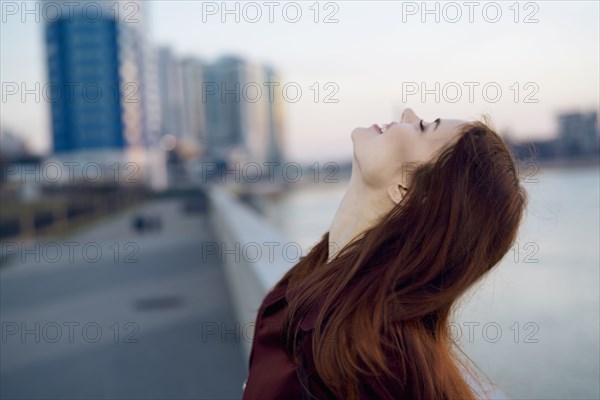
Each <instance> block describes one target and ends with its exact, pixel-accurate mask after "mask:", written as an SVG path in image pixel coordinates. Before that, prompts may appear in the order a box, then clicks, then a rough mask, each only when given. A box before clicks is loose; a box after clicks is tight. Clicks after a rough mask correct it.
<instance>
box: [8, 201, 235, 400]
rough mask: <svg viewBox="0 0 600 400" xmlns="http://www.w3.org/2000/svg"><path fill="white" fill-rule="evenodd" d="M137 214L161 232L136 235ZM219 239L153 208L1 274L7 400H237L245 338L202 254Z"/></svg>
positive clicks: (187, 216) (214, 262)
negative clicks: (151, 220)
mask: <svg viewBox="0 0 600 400" xmlns="http://www.w3.org/2000/svg"><path fill="white" fill-rule="evenodd" d="M140 213H143V214H146V215H153V216H160V219H161V224H160V225H161V229H159V230H148V231H147V232H144V233H142V232H139V233H138V232H136V231H135V230H134V229H133V228H132V220H133V218H134V217H135V216H136V215H138V214H140ZM211 235H212V230H211V229H210V226H209V224H208V221H207V219H206V218H205V216H204V215H203V214H202V213H197V212H196V213H189V212H186V211H185V210H184V207H183V201H182V200H178V199H163V200H153V201H151V202H149V203H146V204H144V205H141V206H139V207H136V208H135V209H133V210H129V211H126V212H124V213H122V214H121V215H117V216H113V217H111V218H109V219H106V220H104V221H102V222H97V223H95V224H94V225H93V226H89V227H86V228H84V229H82V230H80V231H79V232H77V233H74V234H72V235H70V236H69V237H67V238H60V239H51V240H50V239H48V241H47V242H45V243H44V242H40V243H41V244H42V246H41V247H40V251H41V253H42V256H41V257H40V260H36V259H35V257H36V256H35V255H34V254H25V255H24V256H25V257H26V260H25V262H22V260H19V259H18V256H17V257H16V259H15V258H13V259H11V260H10V261H9V262H8V263H5V264H3V265H2V268H0V322H1V323H2V340H1V342H0V350H1V352H0V354H1V357H0V380H1V384H0V397H1V398H2V399H36V398H37V399H51V398H52V399H102V398H105V399H109V398H110V399H117V398H118V399H239V398H241V393H242V392H241V385H242V382H243V381H244V379H245V378H246V359H245V355H244V351H243V343H241V341H242V340H244V338H243V337H240V335H238V332H236V331H235V324H236V316H235V313H234V309H233V305H232V302H231V296H230V294H229V288H228V285H227V282H226V280H225V277H224V274H223V269H222V268H221V265H220V261H219V259H218V257H217V256H215V255H213V256H206V255H205V254H202V249H203V247H202V243H204V242H210V241H213V240H214V239H213V237H212V236H211ZM67 242H69V243H72V242H75V243H78V245H77V244H67ZM48 243H54V244H52V245H48ZM29 245H30V246H32V245H31V244H29ZM57 245H58V246H59V247H61V249H62V253H63V254H62V255H61V256H60V257H59V258H58V260H57V261H55V260H56V257H57V256H56V252H55V250H56V246H57ZM69 246H71V247H72V248H73V249H74V251H73V258H71V256H70V254H69V252H68V251H67V250H68V248H69ZM85 246H87V247H86V253H84V252H83V251H82V249H83V247H85ZM29 248H31V247H29ZM98 248H99V249H100V250H101V252H102V255H101V256H100V257H98V256H97V251H96V250H97V249H98ZM44 252H46V253H47V254H44ZM223 327H225V329H229V331H227V330H225V331H224V332H221V331H220V329H222V328H223ZM221 333H224V334H223V335H222V334H221Z"/></svg>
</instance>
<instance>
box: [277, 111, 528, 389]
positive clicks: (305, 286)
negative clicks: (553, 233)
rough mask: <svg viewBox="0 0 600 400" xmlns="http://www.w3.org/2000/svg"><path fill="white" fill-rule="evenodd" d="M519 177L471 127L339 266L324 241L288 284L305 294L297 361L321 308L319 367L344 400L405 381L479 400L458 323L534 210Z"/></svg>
mask: <svg viewBox="0 0 600 400" xmlns="http://www.w3.org/2000/svg"><path fill="white" fill-rule="evenodd" d="M517 171H518V169H517V166H516V162H515V159H514V157H513V155H512V154H511V152H510V150H509V149H508V147H507V146H506V145H505V143H504V142H503V140H502V139H501V138H500V136H499V135H498V134H496V133H495V132H494V131H493V130H492V129H491V128H490V127H489V126H488V124H486V123H483V122H479V121H475V122H470V123H467V124H465V125H464V127H463V129H462V130H461V132H460V136H459V138H458V139H457V140H456V142H454V143H453V144H452V145H450V146H448V147H446V148H445V149H443V150H442V151H441V152H440V154H439V156H437V157H435V158H434V160H433V161H432V162H429V163H426V164H422V165H419V166H417V167H416V168H415V170H414V172H413V174H412V176H411V179H410V184H409V188H408V190H407V192H406V195H405V197H404V198H403V199H402V201H401V202H400V203H399V204H397V205H396V206H395V207H394V208H393V209H392V210H391V211H390V212H389V213H388V214H386V215H385V216H384V217H382V218H381V219H380V221H379V222H378V223H376V224H375V225H374V226H372V227H371V228H370V229H368V230H366V231H365V232H364V233H362V234H361V235H359V237H357V238H355V240H353V241H352V242H350V243H349V244H348V245H347V246H345V247H344V248H343V249H341V251H340V252H339V253H338V254H337V256H336V257H335V258H334V259H332V260H331V261H329V262H328V263H325V262H324V261H323V260H327V254H328V253H327V252H328V238H329V234H328V232H327V233H325V234H324V235H323V237H322V238H321V240H320V242H319V243H318V244H317V245H316V246H315V247H314V248H313V249H312V250H311V251H310V252H309V253H308V254H307V255H306V256H305V257H304V258H303V259H302V260H301V261H300V262H298V264H296V265H295V266H294V268H292V269H291V270H290V271H288V273H287V274H286V275H285V276H284V277H283V278H282V280H285V279H290V284H289V289H292V288H294V287H296V286H298V285H301V286H302V288H301V289H302V290H299V294H298V296H295V297H294V299H293V301H290V303H289V304H288V308H287V311H286V317H285V320H284V332H285V337H286V349H287V351H288V352H289V354H290V355H291V356H292V357H293V358H294V359H295V360H298V359H299V354H298V352H299V351H300V346H299V345H298V340H297V339H298V332H299V329H300V326H299V325H300V322H301V321H302V319H303V318H304V317H305V316H306V315H307V313H308V312H309V311H310V310H311V309H312V308H313V307H315V306H316V305H320V306H319V307H320V312H319V314H318V317H317V321H316V327H315V330H314V333H313V343H312V344H313V346H312V348H313V352H314V354H313V356H314V360H315V366H316V369H317V372H318V374H319V376H320V377H321V379H322V380H323V382H325V384H326V385H327V386H328V387H329V388H330V389H331V391H332V392H333V393H335V394H336V396H337V397H338V398H341V399H349V400H352V399H357V398H359V393H360V384H361V382H362V378H363V377H365V376H378V377H381V376H383V377H385V378H386V379H388V381H390V380H395V381H397V382H398V385H401V387H403V388H404V389H405V392H406V393H409V394H410V396H411V398H421V399H474V398H476V394H475V392H474V391H473V389H472V388H471V386H470V385H469V384H468V382H467V381H466V380H465V375H464V372H465V370H463V368H467V364H466V362H465V361H464V360H462V359H461V358H460V357H459V356H458V355H459V354H458V352H457V350H460V349H459V348H457V346H456V344H455V343H453V342H452V340H451V332H450V325H449V324H450V322H451V321H450V318H451V316H452V312H453V310H454V308H453V307H454V305H455V304H456V302H457V300H458V299H459V298H460V297H461V296H462V295H463V294H464V293H465V292H466V291H467V290H468V289H469V288H470V287H471V286H472V285H473V284H475V283H476V282H477V281H479V280H480V279H481V278H482V277H483V276H484V275H485V274H486V273H488V272H489V271H490V270H491V269H492V268H493V267H494V266H495V265H496V264H497V263H498V262H499V261H500V260H501V259H502V257H503V256H504V255H505V254H506V253H507V252H508V250H509V249H510V247H511V245H512V244H513V242H514V240H515V239H516V235H517V231H518V227H519V224H520V221H521V219H522V215H523V213H524V209H525V206H526V203H527V196H526V192H525V190H524V189H523V187H522V186H521V184H520V181H519V177H518V172H517ZM342 291H343V296H342ZM390 363H394V366H395V371H396V372H395V373H392V370H391V368H390V365H391V364H390ZM467 370H469V369H468V368H467ZM398 371H400V372H399V373H398Z"/></svg>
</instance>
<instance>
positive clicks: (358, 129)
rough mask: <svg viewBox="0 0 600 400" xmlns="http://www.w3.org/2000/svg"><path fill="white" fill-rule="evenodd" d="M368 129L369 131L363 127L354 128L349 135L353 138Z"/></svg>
mask: <svg viewBox="0 0 600 400" xmlns="http://www.w3.org/2000/svg"><path fill="white" fill-rule="evenodd" d="M368 131H369V129H368V128H363V127H358V128H354V130H353V131H352V133H350V137H351V138H352V139H353V140H354V139H355V138H356V137H357V136H360V135H364V134H365V133H366V132H368Z"/></svg>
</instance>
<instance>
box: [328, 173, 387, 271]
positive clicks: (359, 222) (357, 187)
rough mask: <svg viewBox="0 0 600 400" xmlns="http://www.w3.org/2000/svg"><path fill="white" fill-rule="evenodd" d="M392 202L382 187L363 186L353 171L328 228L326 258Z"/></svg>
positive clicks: (376, 217) (371, 224)
mask: <svg viewBox="0 0 600 400" xmlns="http://www.w3.org/2000/svg"><path fill="white" fill-rule="evenodd" d="M393 206H394V203H393V202H392V200H391V199H390V198H389V197H388V196H387V193H386V192H385V191H381V193H380V192H377V191H375V190H373V189H372V188H369V187H367V186H365V185H364V183H363V182H362V179H360V178H357V177H356V176H355V174H354V173H353V174H352V175H351V177H350V182H349V184H348V189H347V190H346V193H345V194H344V197H343V198H342V201H341V203H340V206H339V207H338V210H337V212H336V214H335V216H334V218H333V221H332V223H331V227H330V229H329V256H328V259H327V262H329V261H331V260H332V259H333V258H334V257H335V256H336V255H337V254H338V253H339V252H340V250H341V249H343V248H344V246H346V245H347V244H348V243H350V241H352V240H353V239H354V238H355V237H357V236H359V235H360V234H361V233H363V232H364V231H366V230H367V229H369V228H370V227H372V226H373V225H374V224H375V223H376V222H377V221H378V220H379V219H380V218H381V217H382V216H383V215H385V214H386V213H387V212H388V211H389V210H391V208H392V207H393Z"/></svg>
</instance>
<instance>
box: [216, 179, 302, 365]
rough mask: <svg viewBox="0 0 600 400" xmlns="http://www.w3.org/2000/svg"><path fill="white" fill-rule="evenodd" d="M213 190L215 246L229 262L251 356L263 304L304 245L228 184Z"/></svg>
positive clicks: (228, 270)
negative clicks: (273, 224) (233, 193)
mask: <svg viewBox="0 0 600 400" xmlns="http://www.w3.org/2000/svg"><path fill="white" fill-rule="evenodd" d="M208 196H209V200H210V212H209V218H210V222H211V225H212V228H213V232H214V234H215V239H216V241H217V243H216V246H214V248H213V249H214V250H216V251H217V252H218V254H219V259H220V261H221V263H222V265H223V266H224V268H225V274H226V278H227V281H228V284H229V289H230V291H231V296H232V299H233V304H234V307H235V311H236V314H237V319H238V321H239V323H240V329H241V340H242V343H243V344H244V351H245V353H246V357H247V358H249V357H250V349H251V347H252V341H251V340H252V338H251V336H252V335H253V333H254V323H255V321H256V313H257V311H258V308H259V307H260V304H261V303H262V300H263V298H264V296H265V295H266V294H267V292H268V291H269V290H270V289H271V288H272V287H273V286H274V285H275V284H276V283H277V281H278V280H279V279H280V278H281V277H282V276H283V275H284V274H285V273H286V272H287V271H288V270H289V269H290V268H291V267H293V266H294V265H295V264H296V263H297V261H298V257H299V256H300V255H301V254H300V253H301V251H297V250H299V247H296V245H295V244H294V243H293V242H291V241H290V240H288V238H287V237H285V235H283V234H282V233H281V232H280V231H279V230H277V229H276V228H275V227H273V226H272V225H270V224H269V223H268V222H267V221H265V220H264V219H263V218H262V217H261V216H260V215H259V214H257V213H256V212H255V211H254V210H252V209H251V208H249V207H248V206H246V205H245V204H243V203H242V202H240V201H239V200H237V199H236V198H235V197H234V196H233V195H232V194H231V193H229V191H228V190H227V188H226V187H221V186H213V187H211V188H210V189H209V190H208Z"/></svg>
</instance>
